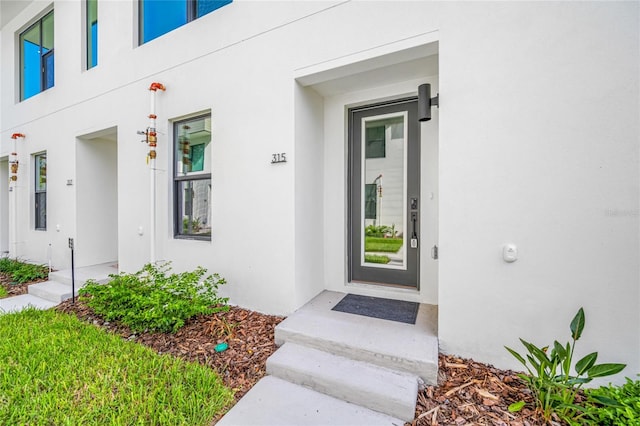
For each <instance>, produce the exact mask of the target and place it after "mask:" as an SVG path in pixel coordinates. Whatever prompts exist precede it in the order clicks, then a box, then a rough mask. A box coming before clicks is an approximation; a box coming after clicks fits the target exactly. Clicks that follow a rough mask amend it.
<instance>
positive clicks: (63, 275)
mask: <svg viewBox="0 0 640 426" xmlns="http://www.w3.org/2000/svg"><path fill="white" fill-rule="evenodd" d="M117 273H118V264H117V263H116V262H109V263H103V264H100V265H91V266H83V267H80V268H76V270H75V281H76V287H77V288H81V287H83V286H84V284H85V283H86V282H87V280H89V279H92V280H94V281H97V282H99V283H101V284H104V283H106V282H108V281H109V275H111V274H117ZM49 280H51V281H56V282H59V283H60V284H66V285H68V286H71V281H72V276H71V269H62V270H60V271H55V272H51V273H50V274H49Z"/></svg>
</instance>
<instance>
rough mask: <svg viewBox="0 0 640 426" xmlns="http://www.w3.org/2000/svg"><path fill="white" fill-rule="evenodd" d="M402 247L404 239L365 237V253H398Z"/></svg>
mask: <svg viewBox="0 0 640 426" xmlns="http://www.w3.org/2000/svg"><path fill="white" fill-rule="evenodd" d="M400 247H402V238H380V237H365V238H364V251H369V252H371V251H377V252H384V253H397V252H398V250H400Z"/></svg>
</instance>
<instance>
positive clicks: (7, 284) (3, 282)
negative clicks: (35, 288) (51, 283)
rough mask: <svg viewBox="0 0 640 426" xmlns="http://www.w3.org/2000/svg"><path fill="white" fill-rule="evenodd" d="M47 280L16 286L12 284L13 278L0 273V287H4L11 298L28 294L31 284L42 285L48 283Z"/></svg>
mask: <svg viewBox="0 0 640 426" xmlns="http://www.w3.org/2000/svg"><path fill="white" fill-rule="evenodd" d="M46 280H47V279H46V278H43V279H41V280H36V281H31V282H28V283H23V284H14V283H12V280H11V276H10V275H9V274H5V273H4V272H0V286H2V287H4V288H5V289H6V290H7V293H8V294H7V297H11V296H19V295H21V294H27V291H28V287H29V286H30V285H31V284H36V283H41V282H43V281H46Z"/></svg>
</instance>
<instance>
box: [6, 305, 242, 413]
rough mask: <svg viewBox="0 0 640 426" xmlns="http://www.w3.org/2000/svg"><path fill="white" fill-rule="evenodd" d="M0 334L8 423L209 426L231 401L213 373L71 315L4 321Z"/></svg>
mask: <svg viewBox="0 0 640 426" xmlns="http://www.w3.org/2000/svg"><path fill="white" fill-rule="evenodd" d="M0 335H1V336H2V339H0V419H2V423H3V424H16V425H17V424H29V425H51V424H56V425H72V424H83V425H138V424H139V425H143V424H144V425H208V424H211V421H212V420H213V418H214V417H215V416H216V414H217V413H219V412H220V411H221V410H223V409H224V407H225V406H227V405H228V404H229V403H231V401H232V392H231V391H230V390H229V389H227V388H226V387H224V386H223V384H222V381H221V380H220V378H219V377H218V376H217V374H216V373H215V372H214V371H213V370H211V369H209V368H207V367H204V366H201V365H199V364H193V363H187V362H185V361H182V360H179V359H177V358H174V357H171V356H169V355H158V354H156V353H155V352H153V351H152V350H150V349H149V348H146V347H144V346H142V345H139V344H137V343H133V342H127V341H125V340H123V339H122V338H120V337H118V336H116V335H112V334H108V333H106V332H105V331H103V330H100V329H98V328H97V327H94V326H92V325H89V324H85V323H82V322H81V321H80V320H78V319H77V318H76V317H74V316H71V315H67V314H63V313H60V312H56V311H53V310H49V311H37V310H34V309H27V310H24V311H22V312H20V313H15V314H5V315H0Z"/></svg>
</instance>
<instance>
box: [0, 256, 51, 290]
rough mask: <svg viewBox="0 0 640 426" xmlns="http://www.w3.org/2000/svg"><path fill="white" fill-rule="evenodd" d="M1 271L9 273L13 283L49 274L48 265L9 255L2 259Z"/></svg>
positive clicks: (26, 281) (24, 281)
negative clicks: (28, 261) (23, 260)
mask: <svg viewBox="0 0 640 426" xmlns="http://www.w3.org/2000/svg"><path fill="white" fill-rule="evenodd" d="M0 272H3V273H5V274H8V275H9V276H10V277H11V280H12V282H13V284H23V283H28V282H31V281H36V280H40V279H46V278H47V277H48V276H49V268H48V267H47V266H46V265H36V264H33V263H26V262H22V261H20V260H17V259H10V258H8V257H3V258H2V259H0Z"/></svg>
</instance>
